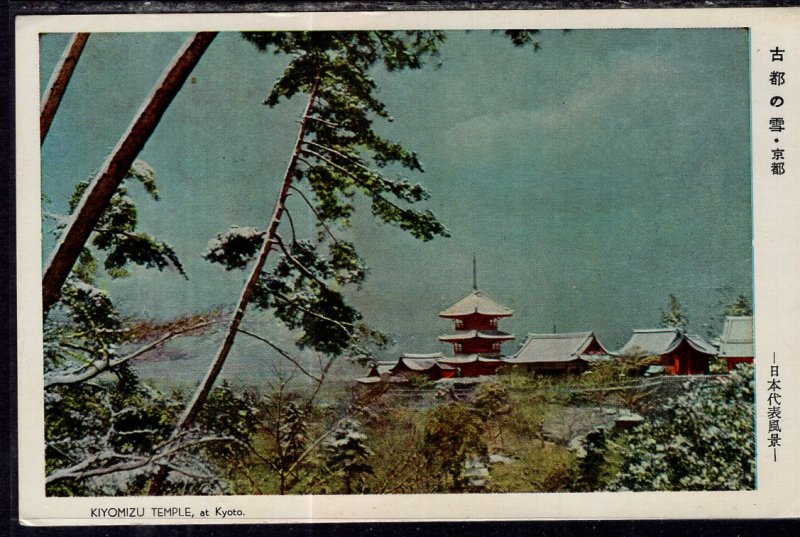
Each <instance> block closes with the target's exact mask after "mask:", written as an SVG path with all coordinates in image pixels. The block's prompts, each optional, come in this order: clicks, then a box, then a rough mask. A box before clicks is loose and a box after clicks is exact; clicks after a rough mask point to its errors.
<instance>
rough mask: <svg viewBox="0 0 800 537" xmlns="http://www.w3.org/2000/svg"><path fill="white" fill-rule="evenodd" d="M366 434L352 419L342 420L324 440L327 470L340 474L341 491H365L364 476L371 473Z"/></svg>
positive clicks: (369, 451)
mask: <svg viewBox="0 0 800 537" xmlns="http://www.w3.org/2000/svg"><path fill="white" fill-rule="evenodd" d="M366 440H367V436H366V435H365V434H364V432H363V429H362V427H361V424H360V423H359V422H358V421H356V420H353V419H346V420H344V421H343V422H342V423H341V424H340V425H339V426H338V427H337V428H336V430H335V431H334V432H333V435H332V437H331V438H330V439H329V440H327V441H326V442H325V445H324V452H325V463H326V467H327V468H328V470H329V471H331V472H334V473H338V474H341V476H342V482H343V489H342V493H344V494H352V493H354V492H365V483H364V479H363V478H364V477H365V475H366V474H371V473H372V465H371V464H370V463H369V459H370V457H371V456H372V450H371V449H370V448H369V447H367V444H366Z"/></svg>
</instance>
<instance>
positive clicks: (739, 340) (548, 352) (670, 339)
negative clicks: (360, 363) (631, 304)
mask: <svg viewBox="0 0 800 537" xmlns="http://www.w3.org/2000/svg"><path fill="white" fill-rule="evenodd" d="M475 272H476V271H475V261H474V259H473V282H472V292H471V293H470V294H468V295H467V296H465V297H464V298H462V299H461V300H459V301H458V302H456V303H455V304H453V305H452V306H450V307H449V308H446V309H445V310H443V311H441V312H439V317H442V318H444V319H449V320H451V321H452V322H453V324H454V330H453V331H452V333H450V334H445V335H442V336H439V338H438V339H439V341H441V342H443V343H449V344H450V345H452V356H445V355H444V354H443V353H440V352H439V353H428V354H412V353H405V354H402V355H401V356H400V357H399V358H397V359H395V360H389V361H379V362H376V363H373V364H372V366H371V367H370V369H369V372H368V373H367V376H366V377H364V378H360V379H358V382H360V383H362V384H373V383H379V382H384V381H392V382H404V381H407V380H408V379H409V378H410V377H417V378H425V379H428V380H441V379H449V378H461V377H481V376H487V375H494V374H496V373H497V370H498V368H500V367H501V366H507V367H515V368H520V369H525V370H529V371H535V372H537V373H542V374H568V373H582V372H584V371H586V370H587V369H589V368H590V367H591V366H592V365H593V364H595V363H598V362H602V361H608V360H613V359H615V358H618V357H621V356H658V357H660V366H658V369H659V373H663V374H673V375H698V374H707V373H708V372H709V363H710V361H711V359H712V358H714V357H715V356H720V357H722V358H724V359H726V360H727V361H728V369H731V368H733V367H734V366H735V364H737V363H742V362H745V363H748V362H749V363H752V362H753V355H754V351H753V349H754V345H753V318H752V317H729V318H727V319H726V320H725V326H724V329H723V334H722V338H721V340H720V341H719V342H715V343H716V344H712V343H709V342H708V341H706V340H705V339H703V338H702V337H700V336H698V335H696V334H689V333H685V332H684V331H683V330H680V329H678V328H658V329H646V330H634V331H633V336H632V337H631V339H630V340H629V341H628V342H627V343H626V344H625V345H624V346H623V347H622V348H621V349H619V350H616V351H609V350H607V349H606V348H605V347H604V346H603V344H602V343H601V342H600V340H599V339H598V338H597V336H596V335H595V333H594V332H591V331H587V332H569V333H555V330H554V333H551V334H528V335H527V337H526V339H525V341H524V342H523V343H522V345H521V346H520V348H519V349H518V350H517V351H516V352H515V353H513V354H511V355H504V354H503V344H504V343H506V342H509V341H511V340H514V339H516V337H515V336H514V335H513V334H509V333H508V332H504V331H502V330H500V327H499V324H500V323H501V322H502V319H504V318H507V317H511V316H512V315H514V311H513V310H512V309H510V308H508V307H506V306H503V305H502V304H500V303H499V302H497V301H495V300H494V299H493V298H491V297H490V296H488V295H487V294H486V293H484V292H483V291H480V290H478V286H477V278H476V274H475Z"/></svg>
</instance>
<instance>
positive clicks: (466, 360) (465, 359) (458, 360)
mask: <svg viewBox="0 0 800 537" xmlns="http://www.w3.org/2000/svg"><path fill="white" fill-rule="evenodd" d="M439 361H440V362H441V363H443V364H450V365H452V364H471V363H474V362H486V363H489V364H501V363H503V361H502V360H501V359H500V358H487V357H485V356H481V355H479V354H470V355H467V356H454V357H452V358H440V359H439Z"/></svg>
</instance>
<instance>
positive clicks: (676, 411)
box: [609, 364, 755, 491]
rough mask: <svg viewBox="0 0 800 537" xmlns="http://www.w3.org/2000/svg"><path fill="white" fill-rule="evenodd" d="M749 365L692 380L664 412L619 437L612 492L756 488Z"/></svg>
mask: <svg viewBox="0 0 800 537" xmlns="http://www.w3.org/2000/svg"><path fill="white" fill-rule="evenodd" d="M753 395H754V381H753V366H752V365H750V364H741V365H739V366H737V367H736V368H735V369H734V371H733V372H732V373H731V374H730V375H729V376H727V377H720V380H719V381H718V382H716V383H713V384H708V383H696V384H694V385H692V386H691V387H689V388H688V390H687V391H686V393H685V394H683V395H680V396H678V397H676V398H674V399H672V400H670V401H668V402H666V404H665V407H664V414H663V415H662V416H660V417H656V418H654V419H652V420H650V421H647V422H645V423H644V424H642V425H640V426H639V427H637V428H636V429H635V430H634V431H633V432H632V433H630V434H629V435H627V436H626V437H624V438H622V439H620V440H619V441H618V442H617V443H618V444H619V446H621V447H620V449H621V453H622V457H623V461H624V462H623V464H622V469H621V471H620V473H619V474H618V475H617V477H616V478H615V479H614V480H613V481H612V482H611V484H610V485H609V486H610V488H611V489H612V490H634V491H636V490H743V489H752V488H753V487H754V486H755V438H754V419H755V417H754V404H753Z"/></svg>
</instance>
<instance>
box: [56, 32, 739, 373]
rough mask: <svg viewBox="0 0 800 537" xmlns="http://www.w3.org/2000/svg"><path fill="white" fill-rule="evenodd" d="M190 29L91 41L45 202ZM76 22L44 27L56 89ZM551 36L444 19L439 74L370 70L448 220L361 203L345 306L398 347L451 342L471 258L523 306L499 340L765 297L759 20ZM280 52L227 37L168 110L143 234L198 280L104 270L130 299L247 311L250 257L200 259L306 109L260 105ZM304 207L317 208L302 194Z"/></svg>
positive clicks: (267, 178) (261, 213) (274, 171)
mask: <svg viewBox="0 0 800 537" xmlns="http://www.w3.org/2000/svg"><path fill="white" fill-rule="evenodd" d="M186 36H187V34H179V33H173V34H148V35H145V34H93V35H92V36H91V37H90V39H89V41H88V43H87V46H86V49H85V52H84V55H83V57H82V58H81V60H80V62H79V64H78V67H77V69H76V71H75V74H74V77H73V80H72V82H71V85H70V86H69V89H68V91H67V94H66V96H65V98H64V100H63V102H62V105H61V108H60V109H59V111H58V114H57V116H56V118H55V121H54V122H53V126H52V128H51V131H50V134H49V135H48V138H47V140H46V142H45V144H44V146H43V148H42V187H43V192H44V194H45V195H47V196H48V197H49V198H50V199H51V200H52V202H51V203H50V204H48V205H47V206H46V207H45V209H46V210H49V211H51V212H56V213H63V212H65V211H66V205H67V199H68V197H69V194H70V192H71V191H72V189H73V188H74V186H75V184H76V183H77V182H78V181H79V180H82V179H85V178H88V177H91V176H92V175H93V174H94V172H95V171H96V170H97V169H98V168H99V167H100V166H101V165H102V163H103V162H104V160H105V159H106V157H107V155H108V153H109V151H110V150H111V148H112V147H113V146H114V145H115V144H116V142H117V140H118V139H119V137H120V135H121V134H122V133H123V132H124V130H125V128H126V127H127V126H128V124H129V123H130V121H131V119H132V117H133V116H134V114H135V112H136V111H137V109H138V108H139V106H140V105H141V103H142V101H143V99H144V98H145V96H146V95H147V93H148V92H149V90H150V88H151V87H152V86H153V84H154V83H155V81H156V80H157V78H158V77H159V76H160V74H161V72H162V71H163V69H164V67H165V66H166V65H167V63H168V62H169V61H170V59H171V58H172V57H173V55H174V54H175V52H176V51H177V49H178V48H179V47H180V46H181V44H182V43H183V41H184V40H185V38H186ZM67 38H68V36H66V35H46V36H43V37H42V38H41V65H42V87H43V88H44V85H45V84H46V83H47V80H48V79H49V77H50V73H51V72H52V69H53V67H54V65H55V63H56V61H57V60H58V58H59V56H60V54H61V53H62V51H63V49H64V46H65V44H66V41H67ZM539 40H540V42H541V45H542V50H541V51H539V52H538V53H533V52H532V50H531V49H529V48H525V49H515V48H514V47H513V46H512V45H511V44H510V43H509V42H508V41H507V40H506V39H504V38H503V37H502V36H501V35H499V34H490V33H488V32H483V31H473V32H469V33H465V32H450V33H449V34H448V40H447V42H446V43H445V45H444V46H443V47H442V53H441V57H440V58H439V59H438V60H434V61H432V62H430V65H429V68H426V69H423V70H421V71H416V72H404V73H385V72H383V71H382V70H380V69H378V70H376V72H375V77H376V79H377V81H378V84H379V87H380V96H381V98H382V99H383V100H384V101H385V102H386V104H387V106H388V108H389V111H390V112H391V114H392V116H393V117H394V119H395V120H394V122H392V123H388V124H386V125H384V126H381V127H380V128H381V130H382V131H383V132H384V133H385V135H386V136H388V137H389V138H392V139H396V140H398V141H401V142H402V143H404V144H405V145H406V146H407V147H408V148H410V149H413V150H415V151H417V152H418V153H419V155H420V159H421V160H422V162H423V165H424V166H425V169H426V173H424V174H422V175H419V176H418V177H416V178H415V179H416V180H419V181H420V182H422V183H423V184H424V185H425V186H426V187H427V188H428V190H429V191H430V193H431V199H430V200H429V201H428V202H427V207H428V208H430V209H431V210H433V211H434V212H435V213H436V214H437V216H439V217H440V219H441V220H442V221H443V222H444V224H445V225H446V226H447V227H448V229H449V230H450V232H451V234H452V237H451V238H449V239H437V240H434V241H432V242H430V243H421V242H419V241H416V240H414V239H413V238H411V237H410V236H408V235H407V234H405V233H404V232H403V231H401V230H399V229H396V228H393V227H389V226H386V225H383V224H380V223H378V222H377V221H376V220H375V219H374V218H372V217H371V215H370V214H369V211H368V210H367V211H362V213H361V214H359V216H358V217H357V218H356V219H355V221H354V225H353V228H352V230H351V231H350V232H349V233H350V235H351V238H352V239H353V240H354V241H355V242H356V244H357V246H358V248H359V251H360V253H361V254H362V256H363V257H364V258H365V260H366V262H367V264H368V265H369V267H370V269H371V270H370V274H369V277H368V279H367V281H366V282H365V285H364V287H363V288H362V289H361V290H360V291H358V292H355V293H353V295H352V300H353V301H354V302H356V303H357V304H358V305H360V306H361V308H362V309H363V312H364V313H365V320H366V321H367V322H369V323H371V324H372V325H374V326H376V327H378V328H380V329H382V330H384V331H386V332H388V333H389V334H391V335H392V336H393V337H394V338H395V339H396V340H397V345H396V347H395V348H394V349H393V351H392V352H395V351H405V352H426V351H438V350H446V349H447V347H445V346H443V345H441V344H439V343H438V342H437V341H436V335H437V334H442V333H445V332H447V331H449V330H450V329H451V326H452V324H451V323H449V322H447V321H445V320H443V319H439V318H438V317H437V313H438V311H440V310H441V309H443V308H445V307H446V306H448V305H450V304H451V303H453V302H455V301H457V300H458V299H460V298H462V296H464V295H465V294H466V293H468V292H469V291H470V287H471V272H472V266H471V264H472V253H473V252H476V253H477V254H478V280H479V282H478V283H479V286H480V287H481V288H482V289H483V290H484V291H486V292H487V293H489V294H490V295H491V296H493V297H494V298H495V299H496V300H498V301H499V302H501V303H503V304H505V305H507V306H509V307H511V308H513V309H514V310H515V311H516V313H515V315H514V317H512V318H511V319H507V320H505V321H504V322H503V323H502V327H503V328H504V329H506V330H509V331H511V332H513V333H515V334H516V335H517V336H518V341H517V342H512V343H511V344H506V346H505V350H506V352H511V351H513V350H515V349H516V348H517V345H518V343H521V341H522V339H524V335H525V333H526V332H537V331H544V332H549V331H551V330H552V328H553V325H556V327H557V328H558V330H559V331H573V330H595V331H596V332H597V334H598V335H599V337H600V339H601V341H603V342H604V343H606V344H607V346H609V347H611V348H616V347H618V346H620V345H621V344H622V343H623V342H624V341H625V340H626V339H627V338H628V337H629V335H630V332H631V330H632V329H634V328H648V327H654V326H656V325H657V324H658V321H659V318H660V310H661V309H662V308H664V307H665V306H666V302H667V296H668V294H670V293H674V294H675V295H677V296H678V298H679V299H680V300H681V302H682V303H683V304H684V306H685V307H686V308H687V310H688V312H689V317H690V324H691V326H692V328H693V329H694V330H696V331H703V330H704V328H703V323H706V322H708V320H709V318H710V317H711V316H712V315H714V314H716V313H718V311H719V307H718V306H717V302H718V301H719V300H720V298H721V297H720V296H719V294H718V293H716V292H715V290H714V289H715V288H717V287H721V286H724V285H730V286H733V288H734V289H735V291H736V292H737V293H744V294H747V295H750V294H751V288H752V218H751V180H750V138H749V116H750V111H749V48H748V33H747V31H746V30H742V29H688V30H591V31H589V30H586V31H578V30H576V31H571V32H568V33H563V32H560V31H546V32H542V34H541V35H540V36H539ZM439 62H441V63H440V64H439V65H438V67H437V64H438V63H439ZM286 63H287V58H285V57H283V56H275V55H273V54H263V53H258V52H257V51H256V50H255V48H254V47H253V46H252V45H250V44H248V43H246V42H245V41H244V40H242V39H241V38H240V37H239V36H238V34H221V35H220V36H219V37H218V38H217V39H216V40H215V41H214V42H213V43H212V45H211V47H210V48H209V50H208V52H207V53H206V54H205V56H204V57H203V59H202V60H201V62H200V64H199V65H198V66H197V68H196V69H195V71H194V72H193V77H192V80H191V81H190V82H189V83H187V84H186V86H185V87H184V89H183V90H182V91H181V93H180V94H179V95H178V97H177V98H176V99H175V101H174V102H173V104H172V106H171V107H170V108H169V110H168V111H167V113H166V115H165V117H164V119H163V120H162V122H161V124H160V125H159V127H158V129H157V130H156V132H155V134H154V135H153V136H152V138H151V139H150V141H149V142H148V143H147V145H146V147H145V149H144V150H143V152H142V153H141V155H140V158H141V159H143V160H145V161H146V162H148V163H149V164H150V165H151V166H152V167H153V168H154V169H155V170H156V174H157V181H158V184H159V188H160V191H161V195H162V200H161V201H159V202H152V201H150V200H149V198H147V197H146V196H145V195H144V192H143V191H142V190H141V189H139V188H134V189H132V190H133V191H134V192H133V194H134V197H135V198H136V199H137V200H138V201H139V202H140V203H139V209H140V224H141V229H143V230H145V231H148V232H151V233H153V234H154V235H156V236H157V237H159V238H160V239H162V240H165V241H167V242H169V243H170V244H172V245H173V247H174V248H175V249H176V251H177V252H178V255H179V256H180V257H181V259H182V261H183V262H184V264H185V266H186V269H187V272H188V274H189V280H188V281H185V280H183V279H182V278H181V277H180V276H179V275H178V274H177V273H175V272H170V271H166V272H164V273H159V272H157V271H152V270H148V271H145V270H134V271H133V272H134V273H133V276H132V277H130V278H128V279H127V280H118V281H104V282H103V284H104V285H105V286H107V287H108V288H109V289H110V290H111V292H112V296H113V297H114V298H115V300H116V301H117V303H118V304H119V305H120V307H121V309H123V310H124V311H125V312H126V313H127V314H130V315H148V316H153V317H158V318H164V317H171V316H175V315H179V314H183V313H190V312H194V311H197V310H201V309H206V308H209V307H211V306H215V305H221V306H224V307H232V306H233V304H234V302H235V301H236V299H237V297H238V294H239V292H240V289H241V286H242V283H243V281H244V277H245V275H244V273H241V272H233V273H230V272H225V271H224V270H223V269H221V268H219V267H218V266H214V265H211V264H209V263H208V262H206V261H205V260H203V259H202V258H201V253H202V251H203V250H204V249H205V247H206V244H207V243H208V241H209V239H211V238H212V237H213V236H214V235H216V234H217V233H219V232H221V231H224V230H226V229H227V228H228V227H229V226H230V225H232V224H237V225H243V226H245V225H251V226H258V227H262V228H263V227H264V226H265V224H266V220H267V218H268V217H269V213H270V211H271V209H272V206H273V203H274V199H275V196H276V194H277V191H278V188H279V181H280V179H281V177H282V173H283V170H284V169H285V166H286V163H287V159H288V157H289V151H290V148H291V146H292V144H293V142H294V139H295V137H296V134H297V123H296V119H297V116H298V115H299V114H300V112H301V109H302V106H303V104H304V103H303V102H302V99H293V100H292V101H291V102H289V103H288V104H286V103H285V104H282V105H280V106H278V107H276V108H274V109H270V108H268V107H266V106H264V105H262V104H261V102H262V101H263V99H264V97H265V96H266V95H267V93H268V92H269V88H270V85H271V83H272V81H273V80H274V79H275V77H276V75H277V74H278V73H280V72H281V71H282V69H283V67H284V66H285V65H286ZM289 208H290V211H291V212H292V216H294V218H295V221H296V222H299V223H301V225H304V226H306V227H307V226H310V225H311V224H312V220H311V216H310V215H309V214H307V211H304V209H303V206H302V205H301V204H300V203H298V202H297V200H290V206H289ZM45 226H46V228H48V227H50V225H49V223H48V222H45ZM50 248H52V240H49V239H48V240H45V244H44V256H45V260H46V259H47V257H48V256H49V253H50ZM213 350H214V349H211V348H209V349H208V357H206V358H207V359H210V357H211V355H212V353H213Z"/></svg>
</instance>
